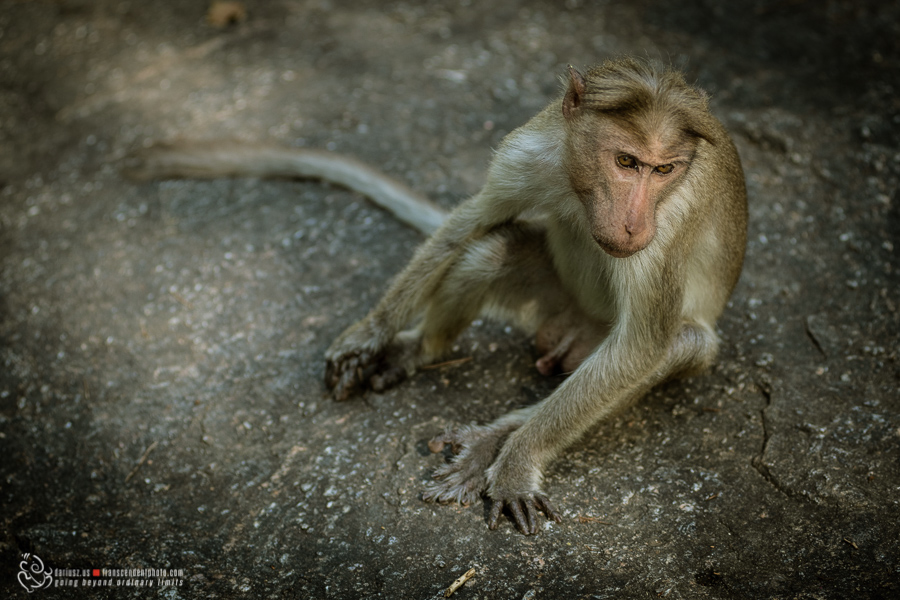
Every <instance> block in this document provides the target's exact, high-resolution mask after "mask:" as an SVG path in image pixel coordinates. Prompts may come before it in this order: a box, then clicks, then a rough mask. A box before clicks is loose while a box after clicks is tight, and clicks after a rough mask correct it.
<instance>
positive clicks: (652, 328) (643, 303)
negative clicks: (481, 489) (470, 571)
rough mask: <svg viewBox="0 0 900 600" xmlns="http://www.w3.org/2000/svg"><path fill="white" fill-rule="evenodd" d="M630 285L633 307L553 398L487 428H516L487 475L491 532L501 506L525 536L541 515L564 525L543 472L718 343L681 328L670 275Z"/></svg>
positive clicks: (694, 329) (677, 296)
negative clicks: (544, 485)
mask: <svg viewBox="0 0 900 600" xmlns="http://www.w3.org/2000/svg"><path fill="white" fill-rule="evenodd" d="M636 258H637V257H636ZM628 280H630V281H631V282H632V284H633V285H634V286H635V287H637V288H640V289H632V290H631V293H630V294H629V296H628V304H629V306H626V307H623V309H624V311H623V313H622V314H621V315H620V318H619V319H618V320H617V322H616V323H615V325H614V326H613V329H612V330H611V332H610V334H609V336H608V337H607V338H606V339H605V340H604V341H603V343H601V345H600V346H599V347H598V348H597V349H596V350H595V351H594V353H593V354H592V355H591V356H590V357H589V358H588V359H586V360H585V361H584V362H583V363H582V364H581V365H580V366H579V367H578V369H576V370H575V372H574V373H573V374H572V375H571V376H570V377H569V378H568V379H567V380H566V381H565V382H563V384H562V385H560V387H559V388H557V389H556V390H555V391H554V393H553V394H552V395H550V396H549V397H548V398H546V399H545V400H543V401H542V402H540V403H538V404H536V405H534V406H531V407H528V408H525V409H522V410H519V411H515V412H513V413H510V414H508V415H505V416H504V417H501V419H499V420H498V421H497V422H496V423H492V424H491V425H490V426H489V427H494V425H495V424H496V425H497V426H498V427H501V428H511V427H513V428H515V429H514V431H512V433H510V434H509V436H508V437H507V438H506V440H505V442H504V443H503V446H502V448H501V450H500V452H499V454H498V455H497V457H496V459H495V460H494V462H493V464H492V465H491V467H490V468H489V469H488V471H487V482H488V490H487V493H488V496H490V498H491V499H492V500H493V505H492V507H491V512H490V516H489V519H488V525H489V527H490V528H491V529H494V528H496V527H497V525H498V522H499V519H500V515H501V513H502V511H503V510H504V509H507V510H508V511H509V512H510V514H511V516H512V518H513V520H514V522H515V523H516V525H517V526H518V528H519V529H520V530H521V531H522V532H523V533H526V534H534V533H536V532H537V523H538V514H537V513H538V511H539V510H540V511H543V512H544V513H545V514H546V515H547V516H548V517H549V518H551V519H553V520H556V521H559V515H558V513H557V512H556V509H555V508H554V507H553V505H552V504H550V502H549V500H548V499H547V496H546V494H545V493H544V491H543V490H542V487H541V483H542V473H543V470H544V468H545V467H546V466H547V465H548V464H549V463H550V462H551V461H552V460H553V459H554V458H555V457H556V456H558V455H559V453H560V452H561V451H562V450H564V449H565V448H566V447H567V446H569V445H570V444H572V443H573V442H574V441H576V440H577V439H578V438H579V437H581V436H582V435H583V434H584V433H585V432H586V431H587V430H588V429H589V428H591V427H592V426H593V425H594V424H596V423H597V422H599V421H601V420H603V419H605V418H607V417H609V416H611V415H613V414H615V413H617V412H619V411H621V410H622V409H624V408H625V407H627V406H628V405H629V404H630V403H632V402H633V401H635V400H636V399H637V398H639V397H640V396H641V395H643V394H644V393H646V392H647V390H649V389H650V388H651V387H653V386H654V385H656V384H658V383H659V382H660V381H662V380H664V379H665V378H666V377H667V376H668V375H669V374H671V373H672V372H673V370H677V368H678V366H679V365H681V364H689V363H690V362H691V361H693V360H694V359H695V358H696V356H699V355H701V354H703V353H705V352H707V351H708V350H707V346H708V344H709V339H708V338H709V337H710V336H712V338H713V341H712V343H713V344H714V334H712V333H711V332H710V333H709V335H707V334H706V332H705V331H702V328H699V327H695V326H693V325H686V324H682V323H681V317H680V315H679V307H680V306H681V298H680V291H679V288H678V286H677V285H673V284H669V285H666V283H665V280H668V281H669V282H672V281H673V278H672V277H662V278H656V277H652V278H651V281H650V282H649V284H646V283H642V282H637V281H635V280H633V279H632V278H630V277H629V278H628ZM654 280H655V283H654ZM654 285H659V286H661V287H659V288H657V289H654ZM511 420H514V421H516V423H517V424H518V427H515V425H516V423H510V421H511Z"/></svg>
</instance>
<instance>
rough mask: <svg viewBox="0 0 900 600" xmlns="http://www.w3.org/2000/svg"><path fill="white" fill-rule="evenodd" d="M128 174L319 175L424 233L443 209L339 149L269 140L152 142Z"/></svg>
mask: <svg viewBox="0 0 900 600" xmlns="http://www.w3.org/2000/svg"><path fill="white" fill-rule="evenodd" d="M125 173H126V175H128V176H129V177H131V178H133V179H138V180H143V181H146V180H149V179H180V178H191V179H215V178H220V177H268V178H273V177H288V178H301V179H324V180H326V181H330V182H332V183H335V184H337V185H340V186H342V187H345V188H348V189H351V190H353V191H354V192H359V193H360V194H362V195H364V196H366V197H368V198H369V199H371V200H372V201H373V202H374V203H375V204H377V205H379V206H381V207H382V208H385V209H387V210H389V211H390V212H392V213H393V214H394V216H396V217H397V218H398V219H399V220H401V221H403V222H404V223H406V224H407V225H411V226H412V227H414V228H415V229H417V230H419V231H421V232H422V233H425V234H430V233H432V232H434V231H435V230H436V229H437V228H438V227H440V225H441V223H443V222H444V219H445V217H446V215H447V213H446V211H444V209H442V208H441V207H439V206H438V205H436V204H435V203H433V202H432V201H431V200H429V199H428V198H425V197H424V196H421V195H419V194H417V193H415V192H414V191H412V190H411V189H409V188H408V187H406V186H405V185H403V184H402V183H399V182H397V181H395V180H393V179H390V178H389V177H386V176H385V175H383V174H382V173H379V172H378V171H376V170H375V169H373V168H371V167H369V166H368V165H366V164H364V163H362V162H360V161H358V160H356V159H353V158H350V157H347V156H342V155H340V154H334V153H331V152H323V151H318V150H305V149H299V148H286V147H283V146H277V145H274V144H254V143H249V142H239V141H229V140H216V141H198V142H175V143H157V144H154V145H153V146H151V147H150V148H148V149H147V150H145V151H143V152H141V153H140V154H138V155H137V156H135V157H133V158H132V159H131V164H130V165H129V166H128V167H127V168H126V169H125Z"/></svg>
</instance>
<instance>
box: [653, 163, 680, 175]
mask: <svg viewBox="0 0 900 600" xmlns="http://www.w3.org/2000/svg"><path fill="white" fill-rule="evenodd" d="M653 170H654V171H656V172H657V173H659V174H660V175H668V174H669V173H671V172H672V171H674V170H675V165H672V164H669V165H659V166H658V167H656V168H655V169H653Z"/></svg>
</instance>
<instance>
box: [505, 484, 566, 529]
mask: <svg viewBox="0 0 900 600" xmlns="http://www.w3.org/2000/svg"><path fill="white" fill-rule="evenodd" d="M495 495H496V492H495V493H492V494H491V497H492V499H493V501H494V503H493V504H492V505H491V513H490V515H489V516H488V527H489V528H490V529H497V525H499V523H500V514H501V513H502V512H503V509H504V508H506V509H507V510H508V511H509V514H510V515H511V517H512V520H513V522H515V524H516V527H518V528H519V531H521V532H522V533H524V534H525V535H534V534H536V533H537V531H538V519H539V517H538V511H541V512H543V513H544V514H545V515H546V516H547V518H548V519H550V520H552V521H555V522H557V523H561V522H562V517H561V516H560V514H559V512H558V511H557V510H556V507H554V506H553V504H551V503H550V499H549V498H547V496H545V495H544V494H542V493H540V492H535V493H526V494H500V495H499V497H495Z"/></svg>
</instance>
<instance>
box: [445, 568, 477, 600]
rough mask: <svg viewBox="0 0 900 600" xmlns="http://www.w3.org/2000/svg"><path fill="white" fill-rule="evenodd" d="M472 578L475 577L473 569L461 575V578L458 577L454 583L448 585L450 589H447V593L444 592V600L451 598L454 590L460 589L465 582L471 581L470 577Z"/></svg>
mask: <svg viewBox="0 0 900 600" xmlns="http://www.w3.org/2000/svg"><path fill="white" fill-rule="evenodd" d="M474 576H475V569H474V568H473V569H469V570H468V571H466V572H465V573H463V574H462V577H460V578H459V579H457V580H456V581H454V582H453V583H451V584H450V587H448V588H447V591H446V592H444V598H449V597H450V596H452V595H453V592H455V591H456V590H458V589H459V588H461V587H462V586H463V584H464V583H465V582H467V581H468V580H470V579H472V577H474Z"/></svg>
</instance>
